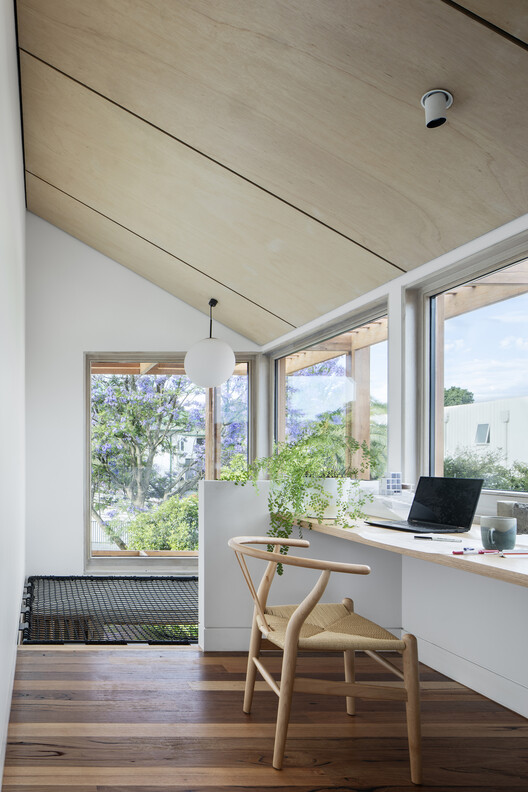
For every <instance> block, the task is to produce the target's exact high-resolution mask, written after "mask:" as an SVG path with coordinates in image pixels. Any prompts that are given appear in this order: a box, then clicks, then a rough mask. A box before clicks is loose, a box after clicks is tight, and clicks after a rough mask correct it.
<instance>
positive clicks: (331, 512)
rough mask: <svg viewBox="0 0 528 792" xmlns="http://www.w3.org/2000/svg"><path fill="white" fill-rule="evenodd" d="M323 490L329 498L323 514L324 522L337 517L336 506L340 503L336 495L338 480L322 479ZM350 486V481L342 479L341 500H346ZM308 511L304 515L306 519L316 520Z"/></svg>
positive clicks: (315, 516)
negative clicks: (312, 518)
mask: <svg viewBox="0 0 528 792" xmlns="http://www.w3.org/2000/svg"><path fill="white" fill-rule="evenodd" d="M322 483H323V489H324V491H325V493H326V494H327V495H328V496H329V498H330V500H329V503H328V506H327V508H326V509H325V511H324V513H323V519H324V520H335V518H336V517H337V510H338V504H339V501H340V496H339V495H338V491H337V483H338V479H335V478H326V479H322ZM351 486H352V481H351V479H344V481H343V490H342V496H341V497H342V498H344V499H346V498H347V496H348V493H349V491H350V488H351ZM309 512H310V509H308V513H307V514H306V516H307V517H314V518H316V519H317V515H315V514H311V513H309Z"/></svg>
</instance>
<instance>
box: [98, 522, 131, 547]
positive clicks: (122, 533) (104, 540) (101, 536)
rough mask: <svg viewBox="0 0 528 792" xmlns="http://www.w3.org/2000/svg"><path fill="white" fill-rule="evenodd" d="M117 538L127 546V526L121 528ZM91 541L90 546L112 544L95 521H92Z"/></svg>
mask: <svg viewBox="0 0 528 792" xmlns="http://www.w3.org/2000/svg"><path fill="white" fill-rule="evenodd" d="M119 536H120V537H121V539H122V540H123V542H124V543H125V544H126V545H128V526H126V525H125V526H123V528H122V529H121V530H120V531H119ZM91 539H92V544H108V543H110V544H111V543H112V539H111V538H110V537H109V536H108V534H107V533H106V532H105V530H104V528H103V527H102V526H101V525H100V524H99V523H98V522H97V520H92V526H91Z"/></svg>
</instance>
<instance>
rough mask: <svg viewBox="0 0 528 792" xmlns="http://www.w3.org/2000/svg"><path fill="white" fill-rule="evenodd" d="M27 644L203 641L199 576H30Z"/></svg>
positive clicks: (26, 627)
mask: <svg viewBox="0 0 528 792" xmlns="http://www.w3.org/2000/svg"><path fill="white" fill-rule="evenodd" d="M25 605H26V610H27V618H26V623H25V625H24V629H23V639H22V643H25V644H31V643H33V644H44V643H46V644H49V643H119V644H123V643H150V644H158V643H171V644H191V643H197V641H198V578H197V577H30V578H28V585H27V595H26V601H25Z"/></svg>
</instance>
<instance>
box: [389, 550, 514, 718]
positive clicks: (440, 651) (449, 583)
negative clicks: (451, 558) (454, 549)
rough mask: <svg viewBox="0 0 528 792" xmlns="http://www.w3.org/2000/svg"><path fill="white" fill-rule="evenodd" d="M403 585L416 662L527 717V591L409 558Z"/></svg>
mask: <svg viewBox="0 0 528 792" xmlns="http://www.w3.org/2000/svg"><path fill="white" fill-rule="evenodd" d="M402 581H403V585H402V616H403V627H404V629H405V630H406V631H408V632H412V633H414V634H415V635H416V637H417V638H418V646H419V656H420V660H421V661H422V662H423V663H426V665H429V666H431V667H432V668H435V669H436V670H437V671H440V672H441V673H442V674H446V676H448V677H451V678H452V679H455V680H456V681H457V682H460V683H461V684H463V685H467V686H468V687H470V688H471V689H472V690H476V691H478V692H479V693H481V694H482V695H484V696H487V697H488V698H490V699H493V700H494V701H497V702H498V703H499V704H502V705H503V706H505V707H508V708H509V709H512V710H514V711H515V712H519V713H520V714H521V715H524V717H528V663H527V660H526V659H527V657H528V632H527V631H526V629H525V626H524V625H525V619H526V612H527V611H528V589H527V588H524V587H523V586H516V585H514V584H512V583H505V582H503V581H501V580H492V579H490V578H486V577H483V576H481V575H474V574H472V573H470V572H463V571H462V570H458V569H452V568H450V567H444V566H440V565H439V564H433V563H430V562H428V561H420V560H418V559H416V558H407V557H404V559H403V576H402Z"/></svg>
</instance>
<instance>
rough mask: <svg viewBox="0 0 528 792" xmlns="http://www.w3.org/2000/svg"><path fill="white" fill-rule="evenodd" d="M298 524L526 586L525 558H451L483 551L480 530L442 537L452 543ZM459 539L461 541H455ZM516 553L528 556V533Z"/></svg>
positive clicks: (331, 523) (327, 523)
mask: <svg viewBox="0 0 528 792" xmlns="http://www.w3.org/2000/svg"><path fill="white" fill-rule="evenodd" d="M297 523H298V524H299V525H300V526H302V527H303V528H309V527H311V528H312V530H314V531H318V532H319V533H323V534H328V535H330V536H337V537H339V538H340V539H346V540H347V541H349V542H359V543H360V544H364V545H369V546H370V547H379V548H382V549H383V550H389V551H391V552H393V553H400V554H401V555H407V556H412V557H413V558H420V559H422V560H423V561H432V562H433V563H435V564H443V565H444V566H449V567H453V568H454V569H462V570H464V571H465V572H473V573H475V574H477V575H485V576H486V577H490V578H494V579H495V580H504V581H506V582H507V583H516V584H517V585H519V586H527V587H528V555H526V556H522V555H521V556H507V557H505V558H501V557H500V556H498V555H491V554H486V555H462V556H455V555H453V550H460V549H462V548H463V547H474V548H476V549H481V548H482V542H481V538H480V527H479V526H478V525H475V526H473V528H472V529H471V531H468V532H467V533H464V534H449V535H447V534H444V536H449V538H450V539H452V540H454V541H450V542H435V541H428V540H426V539H415V538H414V534H412V533H408V532H407V531H394V530H391V529H390V528H379V527H377V526H374V525H367V524H366V523H364V522H359V523H358V525H357V526H356V527H354V528H341V527H340V526H339V525H337V524H336V522H335V520H323V521H322V523H318V522H317V520H307V519H306V518H302V519H299V520H297ZM459 539H461V540H462V541H461V542H460V541H457V540H459ZM514 549H515V550H517V551H520V550H526V552H527V553H528V534H521V535H520V536H518V537H517V544H516V546H515V548H514Z"/></svg>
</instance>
